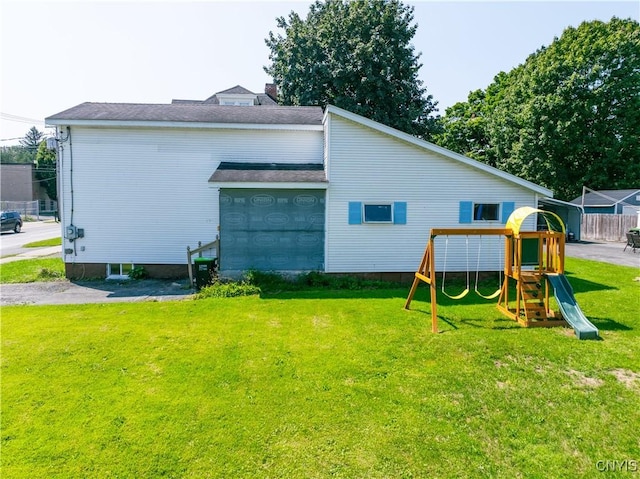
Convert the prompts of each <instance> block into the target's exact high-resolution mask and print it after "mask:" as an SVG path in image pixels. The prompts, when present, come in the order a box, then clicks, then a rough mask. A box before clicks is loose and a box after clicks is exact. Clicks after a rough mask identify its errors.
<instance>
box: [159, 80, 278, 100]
mask: <svg viewBox="0 0 640 479" xmlns="http://www.w3.org/2000/svg"><path fill="white" fill-rule="evenodd" d="M264 91H265V92H264V93H253V92H252V91H249V90H247V89H246V88H244V87H242V86H240V85H236V86H234V87H233V88H229V89H228V90H224V91H221V92H219V93H216V94H214V95H212V96H210V97H209V98H207V99H206V100H204V101H198V100H172V101H171V103H173V104H183V105H197V104H200V105H222V106H225V105H227V106H262V105H277V104H278V102H277V98H278V90H277V87H276V85H275V84H273V83H267V84H266V85H265V90H264Z"/></svg>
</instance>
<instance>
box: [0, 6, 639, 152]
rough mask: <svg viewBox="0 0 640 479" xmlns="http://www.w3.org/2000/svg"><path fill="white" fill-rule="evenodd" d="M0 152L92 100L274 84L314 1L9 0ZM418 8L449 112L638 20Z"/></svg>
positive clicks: (431, 83)
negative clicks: (293, 28)
mask: <svg viewBox="0 0 640 479" xmlns="http://www.w3.org/2000/svg"><path fill="white" fill-rule="evenodd" d="M0 2H1V3H0V8H1V10H0V16H1V19H2V22H1V31H2V33H1V42H2V44H1V57H0V58H1V67H2V77H1V78H2V87H1V97H0V111H1V112H2V118H1V123H0V139H1V140H2V141H1V142H0V145H8V144H13V143H16V141H15V140H13V141H7V140H8V139H13V138H18V137H22V136H24V134H25V133H26V131H27V130H28V129H29V128H31V126H36V127H37V128H38V129H40V130H43V129H44V118H45V117H47V116H50V115H53V114H55V113H58V112H60V111H63V110H66V109H68V108H71V107H72V106H75V105H77V104H79V103H83V102H85V101H92V102H129V103H170V102H171V100H172V99H174V98H179V99H194V100H195V99H197V100H204V99H205V98H207V97H209V96H210V95H212V94H213V93H216V92H219V91H222V90H226V89H227V88H231V87H233V86H235V85H238V84H239V85H242V86H244V87H245V88H248V89H249V90H251V91H254V92H256V93H257V92H262V91H264V85H265V83H268V82H270V81H271V79H270V78H269V77H268V76H267V75H266V73H264V70H263V68H262V67H263V66H265V65H267V64H268V63H269V57H268V55H269V50H268V48H267V47H266V45H265V43H264V39H265V38H266V37H267V36H268V34H269V32H270V31H274V32H276V21H275V19H276V17H278V16H285V17H286V16H288V14H289V12H290V11H291V10H295V11H297V12H298V13H300V14H301V15H302V16H306V13H307V12H308V10H309V5H310V4H311V3H312V2H309V1H301V0H297V1H290V2H284V1H283V2H280V1H267V0H265V1H253V2H251V1H234V2H231V1H226V2H224V1H193V2H176V1H173V2H171V1H140V2H129V1H117V0H108V1H103V2H97V1H93V0H85V1H66V2H60V1H40V2H38V1H34V0H19V1H15V0H0ZM404 3H405V4H407V5H413V6H414V7H415V12H414V13H415V22H417V24H418V32H417V34H416V36H415V37H414V39H413V44H414V46H415V49H416V51H417V52H422V56H421V57H420V62H421V63H422V64H423V66H422V69H421V71H420V79H421V80H423V81H424V86H426V87H427V93H429V94H431V95H433V97H434V99H435V100H436V101H438V102H439V104H438V108H439V110H440V114H444V110H445V108H446V107H448V106H451V105H453V104H454V103H456V102H458V101H465V100H466V99H467V95H468V94H469V92H470V91H472V90H476V89H478V88H486V87H487V86H488V85H489V84H490V83H491V81H492V80H493V77H494V76H495V75H496V74H497V73H498V72H500V71H509V70H511V69H512V68H513V67H515V66H517V65H519V64H521V63H523V62H524V61H525V59H526V58H527V56H528V55H530V54H531V53H533V52H534V51H535V50H537V49H538V48H540V47H541V46H543V45H549V44H550V43H551V42H552V41H553V39H554V37H559V36H560V35H561V34H562V32H563V30H564V29H565V28H567V27H569V26H574V27H575V26H578V25H579V24H580V23H581V22H583V21H589V20H593V19H600V20H603V21H608V20H610V19H611V17H612V16H617V17H620V18H633V19H635V20H639V19H640V2H638V1H637V0H625V1H621V2H616V1H587V2H582V1H576V0H574V1H566V2H560V1H548V2H525V1H518V0H512V1H495V2H487V1H479V0H476V1H468V2H462V1H448V2H437V1H432V0H423V1H405V2H404Z"/></svg>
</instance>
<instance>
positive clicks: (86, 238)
mask: <svg viewBox="0 0 640 479" xmlns="http://www.w3.org/2000/svg"><path fill="white" fill-rule="evenodd" d="M46 122H47V124H49V125H55V126H56V128H57V138H58V155H59V168H60V172H59V178H60V186H61V195H60V198H61V203H62V205H61V222H62V225H63V233H64V235H65V237H66V240H65V242H64V245H63V258H64V261H65V264H66V272H67V276H68V277H71V278H77V277H81V276H85V277H96V276H103V277H104V276H106V275H109V274H118V272H119V271H122V270H126V269H127V268H130V267H131V265H134V266H144V268H145V269H146V270H147V271H148V273H149V274H150V275H152V276H157V277H162V276H165V277H171V276H186V274H187V254H186V248H187V246H191V247H194V246H196V245H197V244H198V242H199V241H201V242H203V243H207V242H210V241H212V240H214V239H215V238H216V236H217V235H219V237H220V258H219V262H220V269H221V271H222V272H225V271H227V272H237V271H242V270H247V269H262V270H270V271H309V270H315V271H324V272H327V273H411V272H413V271H415V270H416V268H417V266H418V264H419V262H420V259H421V257H422V253H423V251H424V248H425V246H426V243H427V240H428V235H429V230H430V228H433V227H456V226H467V227H468V226H471V225H473V226H474V227H501V226H502V225H503V224H504V222H505V221H506V218H507V217H508V216H509V214H510V213H511V211H513V209H514V208H517V207H520V206H537V205H538V202H539V200H541V199H542V198H545V197H551V196H552V192H551V191H549V190H548V189H546V188H543V187H541V186H538V185H535V184H533V183H530V182H528V181H525V180H523V179H521V178H518V177H515V176H513V175H510V174H507V173H504V172H502V171H499V170H496V169H494V168H492V167H490V166H487V165H485V164H482V163H479V162H476V161H474V160H471V159H469V158H467V157H464V156H461V155H459V154H456V153H454V152H452V151H449V150H446V149H444V148H441V147H438V146H436V145H434V144H431V143H429V142H426V141H422V140H420V139H417V138H415V137H413V136H411V135H408V134H406V133H403V132H400V131H398V130H395V129H393V128H389V127H387V126H385V125H382V124H380V123H377V122H374V121H371V120H369V119H367V118H364V117H362V116H359V115H356V114H354V113H351V112H348V111H345V110H342V109H340V108H337V107H335V106H328V107H327V108H326V109H325V110H324V111H323V110H322V109H321V108H320V107H286V106H278V105H277V104H275V102H274V101H273V97H272V96H269V95H268V94H264V95H263V94H254V93H252V92H249V91H248V90H246V89H244V88H242V87H234V88H232V89H230V90H226V91H224V92H220V93H218V94H216V95H214V96H212V97H211V98H209V99H207V100H205V101H186V100H174V102H172V103H171V104H162V105H149V104H107V103H83V104H81V105H78V106H76V107H73V108H71V109H69V110H66V111H63V112H61V113H58V114H56V115H53V116H51V117H49V118H47V119H46ZM532 221H533V223H532V227H535V219H533V220H532ZM442 241H443V247H445V246H446V248H447V250H448V254H447V262H446V263H445V262H444V257H441V258H439V261H440V266H441V267H443V268H446V269H447V270H448V271H454V270H458V271H460V270H465V269H467V268H469V264H470V263H473V268H474V269H475V268H479V269H482V270H497V269H499V267H500V266H499V265H497V263H498V262H500V252H501V250H502V243H501V242H500V241H501V240H500V239H498V238H496V237H493V238H492V237H486V238H471V239H466V238H453V237H452V238H451V241H450V242H449V241H448V240H447V239H446V238H443V240H442ZM478 257H480V261H478Z"/></svg>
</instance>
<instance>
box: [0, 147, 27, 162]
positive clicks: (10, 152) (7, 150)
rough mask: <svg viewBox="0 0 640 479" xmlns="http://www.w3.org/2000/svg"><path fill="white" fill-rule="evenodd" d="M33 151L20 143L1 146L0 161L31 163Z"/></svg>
mask: <svg viewBox="0 0 640 479" xmlns="http://www.w3.org/2000/svg"><path fill="white" fill-rule="evenodd" d="M34 158H35V152H34V151H31V150H28V149H26V148H25V147H24V146H22V145H12V146H3V147H1V148H0V163H3V164H8V163H33V161H34Z"/></svg>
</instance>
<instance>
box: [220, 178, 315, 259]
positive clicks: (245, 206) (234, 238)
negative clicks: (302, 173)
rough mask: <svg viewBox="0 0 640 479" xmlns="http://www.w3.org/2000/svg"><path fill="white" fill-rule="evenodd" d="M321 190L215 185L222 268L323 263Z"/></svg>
mask: <svg viewBox="0 0 640 479" xmlns="http://www.w3.org/2000/svg"><path fill="white" fill-rule="evenodd" d="M324 198H325V192H324V190H262V189H260V190H243V189H221V190H220V266H221V269H223V270H234V271H238V270H239V271H246V270H249V269H256V270H261V271H321V270H323V269H324V204H325V201H324Z"/></svg>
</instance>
